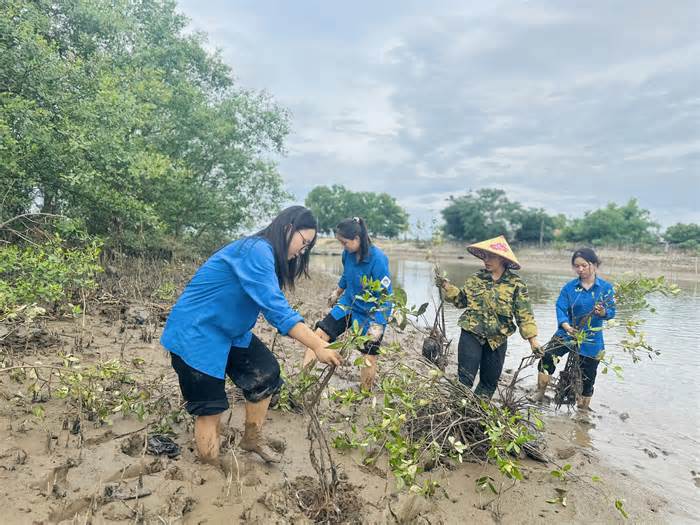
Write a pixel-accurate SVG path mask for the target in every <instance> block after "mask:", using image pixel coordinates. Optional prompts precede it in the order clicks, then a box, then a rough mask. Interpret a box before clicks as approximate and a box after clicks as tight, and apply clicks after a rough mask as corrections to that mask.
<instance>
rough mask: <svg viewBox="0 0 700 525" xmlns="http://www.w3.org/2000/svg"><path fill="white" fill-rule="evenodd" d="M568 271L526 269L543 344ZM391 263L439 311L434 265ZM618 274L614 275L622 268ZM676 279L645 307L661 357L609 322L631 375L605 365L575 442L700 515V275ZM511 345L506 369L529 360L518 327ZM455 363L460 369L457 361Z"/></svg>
mask: <svg viewBox="0 0 700 525" xmlns="http://www.w3.org/2000/svg"><path fill="white" fill-rule="evenodd" d="M312 261H313V262H312V266H313V267H314V268H316V269H322V270H325V271H328V272H330V273H332V274H335V275H339V274H340V271H341V265H340V257H333V256H323V255H318V256H314V257H313V259H312ZM441 267H442V269H443V270H444V271H446V272H447V274H448V276H449V278H450V280H452V281H453V282H455V283H461V282H463V281H464V279H465V278H466V277H467V276H468V275H470V274H471V273H473V272H474V271H476V270H477V269H478V268H479V267H480V266H478V265H471V264H466V263H464V262H452V263H446V262H442V263H441ZM567 270H568V268H562V271H561V272H536V273H535V272H528V271H521V272H519V273H520V275H521V276H522V277H523V278H524V279H525V280H526V282H527V283H528V287H529V291H530V297H531V299H532V302H533V308H534V312H535V318H536V320H537V324H538V327H539V332H540V336H539V341H540V343H542V344H544V343H546V342H547V340H548V339H549V336H550V335H551V334H553V333H554V331H555V329H556V317H555V311H554V302H555V301H556V298H557V296H558V293H559V290H560V288H561V286H562V285H563V284H564V283H566V282H567V281H568V280H570V279H572V278H573V277H574V275H573V273H571V272H568V271H567ZM391 271H392V274H393V278H394V282H396V283H398V284H399V285H400V286H401V287H402V288H404V289H405V290H406V293H407V294H408V297H409V302H410V303H412V304H422V303H424V302H430V303H431V310H429V312H428V314H427V317H428V319H431V320H432V318H433V316H434V313H431V312H434V309H432V304H434V301H435V300H436V298H437V295H436V290H435V288H434V286H433V270H432V264H431V263H429V262H427V261H421V260H412V259H408V258H401V257H394V258H392V260H391ZM602 277H604V278H607V276H605V275H602ZM610 280H614V276H612V277H611V278H610ZM676 284H678V285H679V286H680V287H681V289H682V292H681V294H680V295H679V296H677V297H673V298H667V297H663V296H659V297H656V296H655V297H653V298H652V299H651V301H650V302H651V303H652V305H653V306H654V307H656V313H654V314H645V315H644V318H645V319H646V323H645V328H644V331H645V332H646V333H647V338H648V341H649V343H650V344H651V345H652V346H653V347H654V348H655V349H657V350H659V351H660V352H661V355H660V356H658V357H655V358H654V359H652V360H649V359H647V358H644V359H643V360H642V361H641V362H639V363H633V362H632V359H631V357H630V356H629V355H628V354H626V353H624V352H622V351H621V350H620V349H619V348H618V347H617V345H616V343H617V342H619V340H620V338H621V337H622V335H623V333H622V328H617V327H614V328H611V329H610V330H606V332H605V339H606V347H607V350H606V351H607V355H608V356H609V355H611V354H612V355H613V358H614V361H615V363H617V364H620V365H622V366H623V376H624V379H618V378H617V377H616V376H615V374H614V373H612V371H610V373H608V374H607V375H603V374H602V373H601V372H602V369H603V366H602V365H601V366H600V367H599V371H598V378H597V380H596V391H595V395H594V397H593V401H592V403H591V407H592V408H593V409H594V410H595V413H594V414H593V415H592V417H591V418H590V421H591V424H590V425H575V429H576V430H575V431H574V432H573V433H572V435H571V436H570V439H571V440H572V443H574V444H577V445H582V446H588V447H590V448H592V449H595V450H597V451H598V452H599V456H600V457H601V459H603V460H604V461H606V462H607V463H608V464H610V465H611V466H613V467H615V468H618V469H620V470H621V471H624V472H628V473H629V474H630V475H632V476H634V477H636V478H637V479H640V480H642V481H643V482H644V483H645V484H648V485H649V486H650V488H651V489H652V490H653V492H655V493H658V494H661V495H664V496H665V497H666V498H667V499H669V500H670V501H671V502H672V504H673V505H674V506H677V507H680V508H681V509H683V510H685V511H686V512H688V513H690V514H691V515H695V516H699V515H700V384H699V383H698V378H699V377H700V351H699V348H698V342H697V334H700V282H697V281H695V282H677V283H676ZM460 314H461V310H458V309H456V308H454V307H452V306H450V305H448V306H447V308H446V311H445V316H446V323H447V329H448V332H449V334H448V337H451V338H453V344H452V347H451V348H452V361H455V360H456V345H457V340H458V338H459V328H458V327H457V319H458V317H459V315H460ZM508 345H509V348H508V357H507V358H506V364H505V369H509V368H516V367H517V366H518V363H519V362H520V359H521V358H522V357H524V356H525V355H527V354H529V353H530V346H529V344H528V343H527V342H526V341H523V340H522V339H521V338H520V336H519V335H518V334H517V333H516V334H514V335H513V336H512V337H511V338H510V339H509V341H508ZM561 367H563V363H562V364H561V365H560V366H559V368H561ZM448 372H452V373H455V374H456V366H455V363H454V362H453V363H452V365H451V366H450V367H448ZM535 375H536V370H534V369H532V370H531V371H530V370H528V373H527V374H526V376H525V377H526V379H525V384H526V386H531V387H533V388H534V385H535V382H536V380H535ZM545 410H546V411H548V412H549V411H550V409H545ZM551 415H554V416H555V417H572V414H570V413H569V412H568V411H567V410H566V409H565V408H562V410H560V411H559V412H557V413H556V414H554V413H553V411H552V414H551ZM620 416H622V417H620ZM691 471H694V472H695V474H692V473H691Z"/></svg>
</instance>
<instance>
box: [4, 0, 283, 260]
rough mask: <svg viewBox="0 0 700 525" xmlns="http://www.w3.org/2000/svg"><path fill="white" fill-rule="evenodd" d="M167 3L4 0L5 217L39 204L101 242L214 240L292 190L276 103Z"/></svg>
mask: <svg viewBox="0 0 700 525" xmlns="http://www.w3.org/2000/svg"><path fill="white" fill-rule="evenodd" d="M175 5H176V4H175V2H172V1H168V0H115V1H106V0H56V1H48V0H37V1H33V2H27V1H26V0H4V1H3V8H2V10H1V11H0V187H2V189H3V195H2V198H1V200H0V222H2V219H6V218H8V217H13V216H15V215H18V214H21V213H24V212H27V211H30V210H34V211H36V210H37V209H38V210H40V211H42V212H46V213H60V214H62V215H66V216H69V217H74V218H82V219H85V224H86V225H87V227H88V229H89V232H90V233H92V234H99V235H103V236H104V237H105V238H106V239H107V240H108V243H111V244H117V245H121V246H124V245H126V246H127V247H136V248H139V249H148V248H150V247H154V246H163V244H164V243H165V242H166V241H167V240H168V239H178V240H187V241H196V242H197V244H198V245H199V246H201V247H203V248H207V249H209V248H211V247H213V246H215V245H217V244H219V243H221V242H222V240H225V239H226V238H227V237H229V236H230V234H231V233H233V232H235V231H237V230H239V229H241V228H242V227H246V226H249V225H250V224H252V223H253V222H255V221H257V220H259V219H260V217H261V216H264V215H267V214H269V213H270V212H271V211H273V210H275V209H276V208H277V207H278V205H279V204H280V203H281V201H283V200H284V199H285V198H286V194H285V192H284V191H283V189H282V184H281V179H280V176H279V174H278V173H277V171H276V167H275V164H274V163H273V162H271V161H270V160H269V156H270V154H273V153H277V152H280V151H282V148H283V140H284V138H285V136H286V134H287V132H288V118H287V114H286V112H285V111H284V110H282V109H280V108H279V107H278V106H276V105H275V104H274V103H273V102H272V101H271V100H270V99H269V98H268V97H267V96H265V95H261V94H257V93H253V92H249V91H245V90H242V89H240V88H238V87H236V85H235V84H234V82H233V77H232V72H231V70H230V68H229V67H228V66H227V65H225V64H224V63H223V61H222V60H221V58H220V57H219V56H218V55H217V54H212V53H209V52H208V51H206V50H205V47H204V37H203V36H202V35H200V34H190V33H188V32H187V31H186V26H187V19H186V18H185V17H184V16H182V15H180V14H178V13H177V12H176V10H175Z"/></svg>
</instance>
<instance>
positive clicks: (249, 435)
mask: <svg viewBox="0 0 700 525" xmlns="http://www.w3.org/2000/svg"><path fill="white" fill-rule="evenodd" d="M270 399H271V398H270V397H267V398H265V399H263V400H262V401H258V402H257V403H253V402H251V401H246V404H245V433H244V434H243V439H242V440H241V444H240V445H241V448H242V449H243V450H247V451H248V452H255V453H256V454H257V455H258V456H260V457H261V458H262V459H263V460H265V461H267V462H268V463H278V462H279V461H280V459H281V458H280V456H279V454H277V453H276V452H274V451H273V450H272V449H270V448H269V447H268V446H267V445H265V443H264V440H263V437H262V426H263V422H264V421H265V416H266V415H267V408H268V406H270Z"/></svg>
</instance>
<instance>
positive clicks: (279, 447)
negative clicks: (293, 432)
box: [267, 438, 287, 454]
mask: <svg viewBox="0 0 700 525" xmlns="http://www.w3.org/2000/svg"><path fill="white" fill-rule="evenodd" d="M267 444H268V445H269V446H270V448H271V449H272V450H274V451H275V452H277V453H278V454H282V453H283V452H284V451H285V450H287V442H286V441H285V440H284V439H279V438H268V440H267Z"/></svg>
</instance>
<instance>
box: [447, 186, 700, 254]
mask: <svg viewBox="0 0 700 525" xmlns="http://www.w3.org/2000/svg"><path fill="white" fill-rule="evenodd" d="M442 218H443V220H444V226H443V230H444V233H445V235H446V236H447V237H448V238H451V239H454V240H459V241H467V242H474V241H478V240H482V239H486V238H489V237H494V236H496V235H500V234H504V235H505V236H506V237H507V238H508V239H509V240H511V241H516V242H526V243H533V242H551V241H554V240H560V241H567V242H577V243H587V244H593V245H601V244H617V245H651V244H656V243H658V242H660V241H662V240H663V241H666V242H668V243H669V244H671V245H673V246H677V247H680V248H686V249H691V250H695V249H698V248H700V225H697V224H681V223H678V224H676V225H674V226H670V227H669V228H668V229H667V230H666V231H665V232H664V233H663V234H662V233H661V230H660V227H659V224H658V223H656V222H655V221H654V220H652V218H651V214H650V212H649V211H648V210H645V209H643V208H641V207H640V206H639V203H638V202H637V200H636V199H631V200H630V201H628V202H627V204H624V205H622V206H621V205H618V204H615V203H612V202H611V203H609V204H607V205H606V206H605V207H603V208H600V209H597V210H591V211H587V212H586V213H585V214H584V216H583V217H580V218H568V217H566V216H564V215H561V214H560V215H551V214H548V213H546V212H545V211H544V210H543V209H541V208H531V207H525V206H523V205H522V204H521V203H519V202H517V201H511V200H509V199H508V198H507V197H506V194H505V192H504V191H503V190H500V189H494V188H484V189H480V190H476V191H470V192H468V193H467V194H465V195H461V196H458V197H454V196H453V197H450V198H449V204H448V206H447V207H446V208H444V209H443V210H442Z"/></svg>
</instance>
